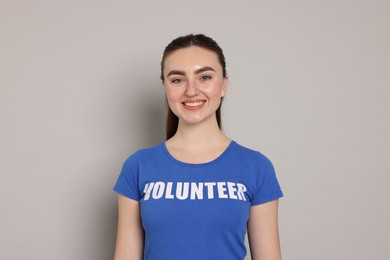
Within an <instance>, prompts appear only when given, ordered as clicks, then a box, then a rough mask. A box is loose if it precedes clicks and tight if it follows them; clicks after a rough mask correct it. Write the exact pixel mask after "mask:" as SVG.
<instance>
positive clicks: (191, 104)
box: [184, 102, 204, 107]
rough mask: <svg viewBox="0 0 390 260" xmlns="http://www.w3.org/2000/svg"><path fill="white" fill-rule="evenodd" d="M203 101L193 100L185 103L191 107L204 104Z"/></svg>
mask: <svg viewBox="0 0 390 260" xmlns="http://www.w3.org/2000/svg"><path fill="white" fill-rule="evenodd" d="M203 103H204V102H191V103H187V102H185V103H184V105H186V106H189V107H196V106H200V105H202V104H203Z"/></svg>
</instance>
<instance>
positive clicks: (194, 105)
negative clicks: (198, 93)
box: [182, 100, 206, 110]
mask: <svg viewBox="0 0 390 260" xmlns="http://www.w3.org/2000/svg"><path fill="white" fill-rule="evenodd" d="M204 103H206V100H185V101H183V102H182V104H183V105H184V108H185V109H188V110H196V109H199V108H201V107H202V106H203V105H204Z"/></svg>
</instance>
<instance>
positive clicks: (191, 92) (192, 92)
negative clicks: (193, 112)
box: [185, 81, 199, 97]
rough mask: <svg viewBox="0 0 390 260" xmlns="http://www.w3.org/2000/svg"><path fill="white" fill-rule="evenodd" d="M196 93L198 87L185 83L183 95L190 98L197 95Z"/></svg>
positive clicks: (191, 83)
mask: <svg viewBox="0 0 390 260" xmlns="http://www.w3.org/2000/svg"><path fill="white" fill-rule="evenodd" d="M198 93H199V89H198V86H197V84H196V82H194V81H188V82H187V86H186V91H185V94H186V95H187V96H190V97H192V96H196V95H198Z"/></svg>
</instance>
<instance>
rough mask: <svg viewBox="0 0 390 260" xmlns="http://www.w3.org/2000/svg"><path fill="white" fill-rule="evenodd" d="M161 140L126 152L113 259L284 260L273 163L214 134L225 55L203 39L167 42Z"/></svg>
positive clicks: (218, 122) (118, 185) (223, 85)
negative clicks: (164, 117) (164, 133)
mask: <svg viewBox="0 0 390 260" xmlns="http://www.w3.org/2000/svg"><path fill="white" fill-rule="evenodd" d="M161 79H162V82H163V84H164V88H165V93H166V98H167V101H168V105H169V106H168V118H167V129H166V131H167V140H166V141H165V142H162V143H160V144H158V145H156V146H154V147H151V148H146V149H142V150H139V151H137V152H136V153H134V154H132V155H131V156H130V157H129V158H128V159H127V160H126V162H125V163H124V165H123V168H122V171H121V173H120V175H119V178H118V181H117V183H116V185H115V187H114V191H116V192H117V193H119V194H118V206H119V220H118V235H117V244H116V250H115V260H125V259H127V260H141V259H147V260H149V259H150V260H165V259H167V260H175V259H178V260H191V259H196V260H208V259H210V260H217V259H221V260H229V259H232V260H233V259H234V260H243V259H244V257H245V255H246V248H245V244H244V239H245V233H246V231H248V238H249V244H250V252H251V256H252V259H253V260H279V259H281V254H280V245H279V235H278V233H279V232H278V199H279V198H280V197H282V196H283V193H282V191H281V189H280V186H279V184H278V181H277V179H276V176H275V173H274V169H273V166H272V164H271V162H270V161H269V160H268V159H267V158H266V157H265V156H264V155H262V154H261V153H259V152H257V151H254V150H251V149H249V148H246V147H243V146H241V145H239V144H238V143H237V142H235V141H233V140H231V139H229V138H228V137H227V136H226V135H225V134H224V133H223V132H222V131H221V104H222V100H223V97H224V96H225V94H226V90H227V81H228V76H227V73H226V64H225V58H224V55H223V52H222V49H221V48H220V47H219V46H218V45H217V43H216V42H215V41H214V40H213V39H211V38H209V37H207V36H204V35H187V36H183V37H179V38H177V39H175V40H173V41H172V42H171V43H170V44H169V45H168V46H167V47H166V49H165V51H164V54H163V58H162V61H161Z"/></svg>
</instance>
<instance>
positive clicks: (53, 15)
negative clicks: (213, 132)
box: [0, 0, 390, 260]
mask: <svg viewBox="0 0 390 260" xmlns="http://www.w3.org/2000/svg"><path fill="white" fill-rule="evenodd" d="M389 32H390V2H389V1H386V0H383V1H380V0H375V1H373V0H371V1H368V0H367V1H362V0H360V1H351V0H345V1H340V0H338V1H334V0H327V1H325V0H323V1H308V0H307V1H303V0H297V1H183V0H181V1H173V0H164V1H155V2H151V1H101V0H96V1H86V0H77V1H75V0H68V1H48V0H37V1H18V0H13V1H4V0H3V1H1V3H0V35H1V36H0V37H1V41H0V74H1V77H0V86H1V92H0V94H1V96H0V120H1V128H0V158H1V164H0V172H1V175H0V206H1V221H0V245H1V250H0V259H40V260H41V259H57V260H69V259H80V260H81V259H93V260H103V259H111V258H112V256H113V251H114V244H115V234H116V221H117V220H116V217H117V213H116V196H115V194H114V193H113V192H112V191H111V189H112V186H113V185H114V182H115V181H116V178H117V176H118V173H119V170H120V168H121V166H122V163H123V161H124V160H125V159H126V158H127V156H128V155H129V154H130V153H132V152H134V151H135V150H136V149H138V148H141V147H145V146H150V145H154V144H156V143H158V142H160V141H161V140H162V139H163V137H164V134H163V132H164V119H163V118H164V115H165V114H164V105H165V104H164V95H163V89H162V85H161V83H160V80H159V73H160V72H159V69H160V68H159V62H160V58H161V54H162V51H163V48H164V47H165V45H166V44H167V43H168V42H169V41H171V40H172V39H173V38H175V37H177V36H179V35H184V34H187V33H205V34H207V35H210V36H211V37H213V38H215V39H216V40H217V41H218V43H219V44H220V45H221V46H222V47H223V49H224V51H225V55H226V58H227V64H228V68H227V69H228V73H229V75H230V80H229V90H228V94H227V98H226V100H225V101H226V102H225V107H224V110H223V120H224V126H225V128H224V129H225V132H226V134H227V135H228V136H230V137H231V138H233V139H235V140H236V141H238V142H239V143H241V144H243V145H246V146H248V147H251V148H253V149H256V150H260V151H261V152H263V153H264V154H266V155H267V156H268V157H269V158H270V159H271V160H272V161H273V163H274V165H275V168H276V170H277V174H278V178H279V181H280V183H281V185H282V188H283V191H284V193H285V198H283V199H281V201H280V235H281V246H282V252H283V257H284V259H300V260H312V259H316V260H322V259H323V260H325V259H326V260H329V259H354V260H359V259H386V258H387V257H388V256H389V255H390V247H389V246H388V238H389V235H390V232H389V219H390V203H389V202H388V198H389V195H390V192H389V189H388V185H389V183H390V177H389V173H390V171H389V170H390V167H389V160H388V158H389V155H390V138H389V133H390V103H389V97H390V90H389V87H390V84H389V83H390V73H389V72H390V48H389V46H390V35H389ZM248 259H249V257H248Z"/></svg>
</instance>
